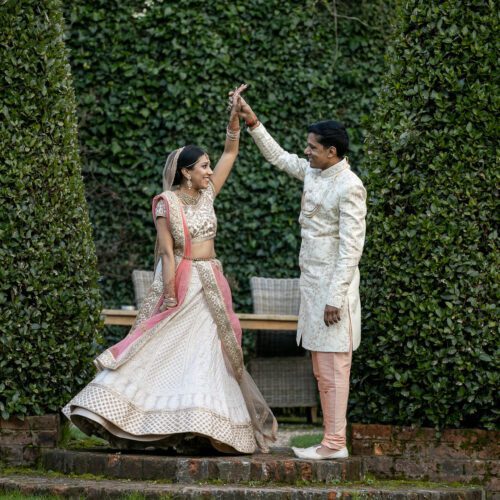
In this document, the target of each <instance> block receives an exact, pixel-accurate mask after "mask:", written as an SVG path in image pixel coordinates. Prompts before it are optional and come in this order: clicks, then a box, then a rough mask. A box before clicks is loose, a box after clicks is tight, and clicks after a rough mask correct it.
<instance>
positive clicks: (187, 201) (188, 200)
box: [175, 189, 201, 205]
mask: <svg viewBox="0 0 500 500" xmlns="http://www.w3.org/2000/svg"><path fill="white" fill-rule="evenodd" d="M175 194H176V195H177V196H178V198H179V199H180V200H181V201H182V203H184V205H196V204H197V203H198V202H199V201H200V198H201V192H200V191H198V192H197V194H195V195H194V196H192V195H190V194H188V193H185V192H184V191H181V190H180V189H178V190H177V191H176V192H175Z"/></svg>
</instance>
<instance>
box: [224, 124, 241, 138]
mask: <svg viewBox="0 0 500 500" xmlns="http://www.w3.org/2000/svg"><path fill="white" fill-rule="evenodd" d="M226 136H227V138H228V139H229V140H230V141H237V140H238V139H239V138H240V129H238V130H231V129H230V128H229V127H227V129H226Z"/></svg>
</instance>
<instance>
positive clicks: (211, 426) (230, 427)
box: [63, 383, 255, 453]
mask: <svg viewBox="0 0 500 500" xmlns="http://www.w3.org/2000/svg"><path fill="white" fill-rule="evenodd" d="M78 407H81V408H85V409H87V410H90V411H92V412H93V413H96V414H97V415H100V416H101V417H102V418H104V419H105V420H106V421H108V422H110V423H111V424H113V425H116V426H118V427H119V428H120V429H122V430H123V431H125V432H127V433H129V434H130V435H131V436H130V439H133V437H134V436H154V435H158V436H159V437H161V436H166V435H169V434H178V433H184V432H190V433H192V432H194V433H199V434H203V435H206V436H210V437H212V438H214V439H216V440H218V441H220V442H222V443H225V444H228V445H230V446H232V447H233V448H234V449H236V450H237V451H240V452H242V453H253V452H254V451H255V439H254V437H253V430H252V425H251V423H250V422H247V423H241V424H238V423H235V422H233V421H231V419H229V418H227V417H225V416H223V415H220V414H218V413H216V412H214V411H213V410H211V409H209V408H199V407H193V408H183V409H179V410H143V409H141V408H139V407H137V406H136V405H134V404H133V403H131V402H130V401H128V400H127V399H125V398H124V397H123V396H122V395H121V394H120V393H119V392H117V391H114V390H112V389H110V388H109V387H106V386H101V385H99V384H95V383H90V384H89V385H88V386H87V387H85V388H84V389H83V390H82V391H81V392H80V393H79V394H78V395H77V396H76V397H75V398H73V399H72V400H71V401H70V402H69V403H68V405H67V406H66V407H65V408H64V410H63V411H64V414H65V415H67V416H68V415H70V414H71V412H72V411H74V410H75V409H77V408H78Z"/></svg>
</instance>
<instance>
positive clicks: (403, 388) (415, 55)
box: [351, 0, 500, 428]
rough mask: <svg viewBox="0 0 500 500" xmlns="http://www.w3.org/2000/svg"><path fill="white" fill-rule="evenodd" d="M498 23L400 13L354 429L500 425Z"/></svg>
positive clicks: (375, 165)
mask: <svg viewBox="0 0 500 500" xmlns="http://www.w3.org/2000/svg"><path fill="white" fill-rule="evenodd" d="M498 28H499V27H498V13H497V12H496V8H495V4H494V2H492V1H490V2H488V1H486V2H485V1H479V0H471V1H468V2H465V3H464V2H462V1H458V0H446V1H443V2H438V3H436V2H430V3H426V2H422V1H420V0H408V1H405V2H401V6H400V8H399V23H398V26H397V28H396V33H397V36H396V38H395V40H394V42H393V43H392V44H391V46H390V50H389V53H388V63H389V68H388V75H387V79H386V81H385V86H384V90H383V92H382V95H381V100H380V104H379V107H378V111H377V112H376V113H374V115H373V116H372V119H371V124H372V129H371V133H370V135H369V139H368V150H369V151H370V154H369V156H368V162H367V171H366V174H367V175H366V185H367V188H368V192H369V210H368V231H367V242H366V247H365V255H364V257H363V260H362V269H361V275H362V282H363V287H362V300H363V307H364V323H363V328H364V342H362V346H361V348H360V351H359V355H358V356H357V361H356V363H355V364H354V370H355V371H354V375H353V381H354V384H353V390H352V393H351V402H352V410H351V415H352V417H353V418H354V419H359V420H363V421H366V420H367V417H368V418H369V419H370V420H372V421H378V422H387V423H398V424H407V423H412V424H425V425H429V424H430V425H435V426H440V427H442V426H462V427H483V426H484V427H487V428H490V427H493V426H494V425H495V424H497V423H498V420H497V418H498V408H499V405H498V387H499V386H500V384H499V370H498V368H499V360H500V356H499V352H498V348H499V343H498V305H497V304H498V283H499V276H498V270H499V268H500V266H499V264H500V262H499V253H498V233H497V228H498V215H499V214H500V210H499V204H498V197H497V195H498V193H497V192H496V189H497V188H498V186H499V184H500V183H499V181H500V179H499V177H500V170H499V169H498V162H497V161H496V151H497V149H496V148H497V145H498V125H497V118H496V116H495V115H497V114H498V99H499V97H498V96H499V95H500V93H499V88H498V78H497V77H495V75H498V73H496V66H497V53H498V50H495V48H497V49H498V40H497V41H496V43H495V40H494V39H493V33H496V32H498Z"/></svg>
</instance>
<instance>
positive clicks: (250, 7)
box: [66, 0, 392, 311]
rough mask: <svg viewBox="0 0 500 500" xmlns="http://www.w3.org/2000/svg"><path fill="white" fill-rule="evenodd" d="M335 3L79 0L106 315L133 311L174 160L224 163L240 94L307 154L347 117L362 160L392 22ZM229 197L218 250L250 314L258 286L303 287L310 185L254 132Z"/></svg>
mask: <svg viewBox="0 0 500 500" xmlns="http://www.w3.org/2000/svg"><path fill="white" fill-rule="evenodd" d="M331 5H332V4H331V2H326V1H325V2H324V1H306V2H302V1H301V2H296V1H291V0H287V1H278V0H268V1H262V0H245V1H243V0H236V1H234V2H230V3H228V2H226V1H224V0H213V1H210V2H202V1H200V0H181V1H177V2H161V1H159V0H157V1H156V2H155V1H152V0H151V1H148V2H142V1H131V0H127V1H123V0H121V1H118V0H95V1H93V2H90V3H89V2H86V1H84V0H77V1H74V2H71V3H68V6H67V13H66V17H67V20H68V25H69V26H68V27H69V29H68V44H69V46H70V47H71V64H72V69H73V73H74V75H75V88H76V95H77V98H78V109H79V117H80V140H81V154H82V159H83V172H84V176H85V181H86V186H87V196H88V198H89V202H90V209H91V220H92V222H93V225H94V228H95V238H96V247H97V252H98V260H99V270H100V273H101V275H102V277H103V282H102V288H103V292H104V299H105V303H106V305H107V306H113V305H114V306H116V305H120V304H130V303H133V291H132V285H131V272H132V270H133V269H134V268H150V267H151V266H152V250H153V244H154V238H155V232H154V226H153V223H152V220H151V213H150V203H151V198H152V197H153V195H155V194H156V193H158V192H160V191H161V172H162V168H163V164H164V161H165V158H166V156H167V154H168V152H169V151H171V150H172V149H174V148H176V147H178V146H179V145H183V144H186V143H195V144H196V143H198V144H200V145H201V146H203V147H205V148H206V149H207V150H208V151H209V153H210V154H211V156H212V158H217V157H218V155H220V153H221V152H222V148H223V141H224V138H225V127H226V118H227V113H226V111H225V107H226V102H227V99H226V96H227V92H228V90H230V89H231V88H233V87H234V86H235V85H236V84H239V83H240V82H243V81H245V82H247V83H249V84H250V88H249V91H248V99H249V101H250V102H251V103H252V104H253V105H254V108H255V109H256V111H257V112H258V113H259V117H260V118H261V119H262V121H263V122H264V123H265V124H266V125H267V126H268V128H269V130H271V131H272V133H273V134H274V135H275V136H276V138H277V139H278V140H279V141H280V142H281V144H282V145H283V146H284V147H285V148H288V149H290V150H291V151H297V152H299V153H300V152H301V151H302V150H303V149H304V146H305V137H306V126H307V125H308V124H309V123H310V122H312V121H316V120H319V119H325V118H330V117H335V118H337V119H340V120H343V121H344V122H345V123H346V124H347V126H348V127H349V132H350V134H351V138H352V154H351V160H352V162H353V164H355V165H356V164H358V165H359V163H360V161H361V160H362V142H363V135H364V129H363V127H362V126H361V119H362V117H363V116H365V115H368V114H369V113H370V111H371V107H372V103H373V100H374V96H375V92H376V89H377V85H378V82H379V81H380V76H381V74H382V73H383V71H384V63H383V53H384V50H385V45H386V42H387V40H388V37H389V33H390V30H389V29H388V28H387V21H388V18H389V17H390V14H391V12H392V10H391V8H390V2H386V1H383V0H371V1H367V0H361V1H358V2H348V1H339V0H337V2H336V7H337V21H338V28H337V33H336V30H335V19H334V17H333V14H334V12H333V11H332V10H331ZM241 149H242V151H241V154H240V157H239V159H238V162H237V165H236V167H235V171H234V172H233V174H232V176H231V178H230V180H229V182H228V184H227V185H226V187H225V188H224V190H223V191H222V193H221V195H220V196H219V197H218V199H217V203H216V209H217V214H218V218H219V234H218V237H217V252H218V254H219V256H220V258H221V260H222V261H223V263H224V267H225V271H226V273H227V274H228V276H229V278H230V281H231V283H232V287H233V293H234V296H235V302H236V306H237V309H238V310H240V311H241V310H248V309H249V308H250V307H251V306H250V293H249V279H250V277H251V276H254V275H258V276H274V277H288V276H298V265H297V260H298V257H297V256H298V251H299V245H300V235H299V226H298V223H297V219H298V214H299V210H300V197H301V190H302V186H301V184H300V183H298V182H296V181H294V180H293V179H291V178H289V177H288V176H286V175H285V174H281V173H277V172H276V171H275V170H274V169H272V168H271V167H270V166H269V165H268V164H266V163H265V162H264V161H263V159H262V157H261V156H260V154H259V153H258V151H257V148H256V146H255V145H254V144H253V141H252V140H251V138H250V137H249V136H247V134H245V133H244V134H243V137H242V145H241Z"/></svg>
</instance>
